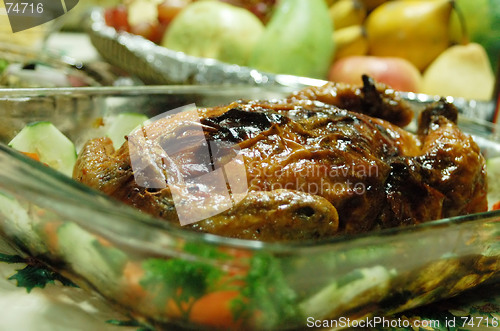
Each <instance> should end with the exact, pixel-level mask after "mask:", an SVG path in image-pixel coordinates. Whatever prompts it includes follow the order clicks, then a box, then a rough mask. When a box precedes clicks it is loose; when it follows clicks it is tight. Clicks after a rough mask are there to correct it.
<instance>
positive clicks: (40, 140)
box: [9, 122, 76, 177]
mask: <svg viewBox="0 0 500 331" xmlns="http://www.w3.org/2000/svg"><path fill="white" fill-rule="evenodd" d="M9 146H10V147H12V148H14V149H16V150H18V151H21V152H25V153H35V154H37V155H38V157H39V158H40V161H41V162H43V163H45V164H47V165H48V166H50V167H53V168H54V169H57V170H59V171H60V172H62V173H63V174H65V175H67V176H70V177H71V175H72V174H73V167H74V165H75V162H76V149H75V145H74V144H73V142H71V140H69V139H68V138H67V137H66V136H65V135H64V134H62V133H61V131H59V130H58V129H57V128H56V127H55V126H54V125H53V124H52V123H50V122H35V123H31V124H28V125H26V126H25V127H24V128H23V129H22V130H21V132H19V133H18V134H17V135H16V136H15V137H14V139H12V140H11V141H10V143H9Z"/></svg>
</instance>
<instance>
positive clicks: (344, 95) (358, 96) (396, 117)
mask: <svg viewBox="0 0 500 331" xmlns="http://www.w3.org/2000/svg"><path fill="white" fill-rule="evenodd" d="M302 99H305V100H317V101H321V102H323V103H326V104H329V105H334V106H337V107H339V108H342V109H349V110H351V111H354V112H358V113H362V114H366V115H370V116H374V117H378V118H381V119H384V120H386V121H389V122H391V123H393V124H396V125H399V126H401V127H403V126H405V125H407V124H408V123H410V121H411V119H412V117H413V111H412V110H411V109H410V107H409V106H408V105H407V104H405V103H404V102H401V99H400V97H399V96H398V95H397V94H396V93H395V92H394V90H392V89H389V88H388V87H387V86H386V85H384V84H380V83H378V84H376V83H375V82H374V81H373V79H372V78H370V77H368V76H366V75H364V76H363V86H362V87H359V88H353V87H352V86H350V85H346V84H342V83H333V82H329V83H327V84H326V85H324V86H321V87H311V88H306V89H304V90H301V91H299V92H297V93H294V94H292V96H291V97H290V100H292V101H294V100H302Z"/></svg>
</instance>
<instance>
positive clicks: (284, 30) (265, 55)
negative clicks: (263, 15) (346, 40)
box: [249, 0, 334, 79]
mask: <svg viewBox="0 0 500 331" xmlns="http://www.w3.org/2000/svg"><path fill="white" fill-rule="evenodd" d="M332 25H333V24H332V21H331V18H330V15H329V14H328V7H327V5H326V3H325V1H324V0H281V1H280V2H279V4H278V7H277V8H276V10H275V12H274V13H273V15H272V16H271V20H270V21H269V23H268V24H267V26H266V29H265V31H264V33H263V34H262V37H261V38H260V40H259V41H258V43H257V44H256V45H255V48H254V50H253V52H252V56H251V58H250V62H249V66H251V67H255V68H257V69H259V70H262V71H266V72H272V73H279V74H291V75H298V76H307V77H313V78H323V79H324V78H326V77H327V74H328V68H329V67H330V63H331V60H332V57H333V54H334V42H333V38H332V35H333V28H332Z"/></svg>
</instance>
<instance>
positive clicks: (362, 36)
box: [333, 25, 368, 60]
mask: <svg viewBox="0 0 500 331" xmlns="http://www.w3.org/2000/svg"><path fill="white" fill-rule="evenodd" d="M333 41H334V44H335V46H336V51H335V60H338V59H340V58H343V57H346V56H351V55H365V54H366V53H367V52H368V40H367V39H366V33H365V30H364V28H363V26H361V25H353V26H348V27H346V28H342V29H339V30H335V31H334V32H333Z"/></svg>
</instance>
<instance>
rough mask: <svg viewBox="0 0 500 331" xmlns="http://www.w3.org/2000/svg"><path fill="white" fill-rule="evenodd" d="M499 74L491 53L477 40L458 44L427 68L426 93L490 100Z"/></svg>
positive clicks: (424, 78)
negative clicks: (488, 53) (493, 67)
mask: <svg viewBox="0 0 500 331" xmlns="http://www.w3.org/2000/svg"><path fill="white" fill-rule="evenodd" d="M494 85H495V76H494V74H493V70H492V69H491V65H490V62H489V60H488V55H487V54H486V51H485V49H484V47H483V46H481V45H479V44H477V43H469V44H467V45H455V46H451V47H449V48H448V49H446V50H445V51H444V52H443V53H441V54H440V55H439V56H438V57H437V58H436V59H435V60H434V61H433V62H432V63H431V64H430V66H429V67H428V68H427V69H426V70H425V72H424V75H423V81H422V89H421V91H422V93H426V94H432V95H441V96H453V97H462V98H466V99H476V100H490V99H491V98H492V96H493V88H494Z"/></svg>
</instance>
